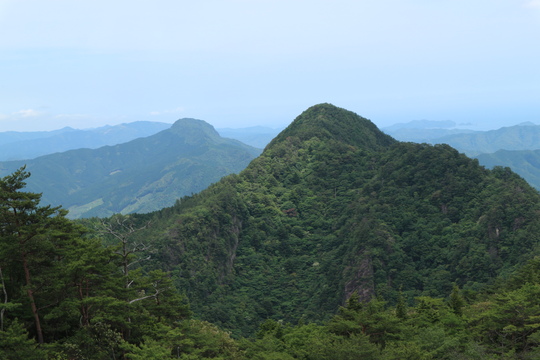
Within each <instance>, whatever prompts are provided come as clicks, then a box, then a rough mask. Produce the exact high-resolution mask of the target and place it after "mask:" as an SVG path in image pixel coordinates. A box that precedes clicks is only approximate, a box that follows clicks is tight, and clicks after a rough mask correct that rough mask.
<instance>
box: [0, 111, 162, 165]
mask: <svg viewBox="0 0 540 360" xmlns="http://www.w3.org/2000/svg"><path fill="white" fill-rule="evenodd" d="M170 126H171V124H167V123H161V122H151V121H135V122H131V123H125V124H120V125H114V126H103V127H99V128H95V129H87V130H78V129H73V128H69V127H66V128H63V129H60V130H55V131H36V132H31V131H30V132H15V131H8V132H0V161H9V160H24V159H33V158H36V157H38V156H42V155H47V154H52V153H56V152H62V151H67V150H73V149H82V148H88V149H97V148H99V147H102V146H106V145H116V144H121V143H124V142H128V141H131V140H133V139H137V138H140V137H146V136H150V135H153V134H155V133H158V132H160V131H162V130H165V129H167V128H169V127H170Z"/></svg>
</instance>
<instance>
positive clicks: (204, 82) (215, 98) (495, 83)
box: [0, 0, 540, 131]
mask: <svg viewBox="0 0 540 360" xmlns="http://www.w3.org/2000/svg"><path fill="white" fill-rule="evenodd" d="M321 102H330V103H333V104H334V105H337V106H340V107H343V108H346V109H348V110H352V111H354V112H356V113H358V114H359V115H362V116H364V117H367V118H369V119H371V120H372V121H373V122H375V123H376V124H377V125H378V126H380V127H384V126H388V125H391V124H394V123H399V122H408V121H412V120H420V119H427V120H452V121H455V122H456V123H458V124H470V125H468V126H464V125H462V126H461V127H469V128H475V129H488V128H498V127H501V126H505V125H515V124H518V123H521V122H524V121H532V122H534V123H540V0H438V1H434V0H369V1H367V0H325V1H322V0H198V1H184V0H146V1H142V0H108V1H102V0H0V131H7V130H17V131H36V130H52V129H57V128H61V127H64V126H71V127H75V128H90V127H98V126H102V125H105V124H110V125H113V124H118V123H122V122H131V121H137V120H150V121H163V122H170V123H172V122H174V121H175V120H177V119H179V118H183V117H192V118H197V119H201V120H205V121H207V122H209V123H210V124H212V125H214V126H215V127H218V128H220V127H246V126H253V125H264V126H270V127H276V128H277V127H282V126H285V125H287V124H289V123H290V122H291V121H292V120H293V119H294V118H295V117H296V116H297V115H299V114H300V113H301V112H302V111H303V110H305V109H306V108H308V107H309V106H311V105H314V104H317V103H321Z"/></svg>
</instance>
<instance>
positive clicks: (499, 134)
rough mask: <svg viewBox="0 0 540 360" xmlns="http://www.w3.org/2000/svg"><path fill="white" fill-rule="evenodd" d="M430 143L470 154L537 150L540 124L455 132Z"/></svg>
mask: <svg viewBox="0 0 540 360" xmlns="http://www.w3.org/2000/svg"><path fill="white" fill-rule="evenodd" d="M430 143H436V144H448V145H450V146H452V147H454V148H456V149H458V150H459V151H462V152H464V153H465V154H467V155H469V156H476V155H478V154H483V153H494V152H496V151H497V150H536V149H538V148H539V147H540V126H538V125H533V124H524V125H515V126H509V127H503V128H500V129H497V130H490V131H479V132H478V131H477V132H474V133H469V134H465V133H463V134H454V135H447V136H443V137H438V138H437V139H433V140H432V141H430Z"/></svg>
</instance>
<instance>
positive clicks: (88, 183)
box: [0, 119, 261, 218]
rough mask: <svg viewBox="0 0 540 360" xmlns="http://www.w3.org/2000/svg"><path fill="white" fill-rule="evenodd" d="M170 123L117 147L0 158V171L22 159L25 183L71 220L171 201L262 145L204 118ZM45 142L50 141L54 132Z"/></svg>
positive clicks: (236, 167) (237, 165) (241, 162)
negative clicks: (224, 133) (227, 134)
mask: <svg viewBox="0 0 540 360" xmlns="http://www.w3.org/2000/svg"><path fill="white" fill-rule="evenodd" d="M141 125H143V127H144V128H145V129H146V130H149V129H150V130H151V131H152V132H154V131H155V130H156V129H159V128H160V127H163V125H164V124H135V127H136V128H137V127H138V128H140V126H141ZM149 125H150V126H149ZM168 127H169V129H167V130H163V131H161V132H159V133H157V134H154V135H152V136H148V137H142V138H138V139H135V140H132V141H129V142H126V143H122V144H118V145H114V146H104V147H100V148H98V149H77V150H70V151H66V152H62V153H56V154H50V155H45V156H41V157H38V158H35V159H30V160H19V161H5V162H1V163H0V176H5V175H7V174H9V173H12V172H13V171H15V170H16V169H18V168H20V167H22V166H24V165H26V166H27V170H28V171H29V172H31V173H32V177H31V178H30V179H29V180H28V189H29V190H32V191H37V192H43V201H44V202H45V203H48V204H52V205H62V206H63V207H64V208H66V209H68V210H69V212H70V215H69V216H70V217H72V218H78V217H89V216H110V215H112V214H114V213H130V212H149V211H154V210H158V209H161V208H163V207H165V206H171V205H172V204H174V202H175V201H176V199H178V198H181V197H182V196H185V195H190V194H192V193H197V192H199V191H201V190H203V189H204V188H206V187H207V186H208V185H210V184H211V183H213V182H215V181H218V180H219V179H220V178H221V177H223V176H224V175H227V174H230V173H233V172H238V171H240V170H242V169H243V168H245V167H246V166H247V164H248V163H249V162H250V161H251V160H252V159H253V158H254V157H255V156H257V155H258V154H259V153H260V151H261V150H259V149H256V148H254V147H251V146H248V145H245V144H243V143H240V142H239V141H237V140H233V139H225V138H222V137H220V136H219V134H218V133H217V132H216V131H215V130H214V128H213V127H212V126H211V125H209V124H207V123H205V122H203V121H201V120H194V119H182V120H178V121H177V122H176V123H174V124H173V125H172V126H170V125H168ZM125 128H127V129H128V131H127V134H125V135H123V138H125V137H126V136H127V135H129V136H133V134H134V132H133V131H129V129H133V126H132V125H127V126H125ZM113 129H115V130H118V131H120V132H121V129H119V128H113ZM111 132H115V131H111ZM70 133H71V132H68V133H67V134H70ZM80 133H81V132H77V133H76V134H80ZM64 134H65V133H64ZM105 134H106V136H105V139H109V140H111V141H112V139H113V138H114V139H116V140H118V139H120V138H121V137H119V136H118V135H114V136H112V135H111V136H109V135H107V132H105ZM66 136H67V137H69V135H66ZM55 137H56V136H55ZM75 138H77V136H75ZM95 138H98V139H100V138H102V137H100V136H96V137H95ZM57 139H58V138H57V137H56V140H57ZM44 140H46V141H49V140H50V141H51V143H55V142H54V141H53V140H52V139H51V138H48V140H47V139H44ZM33 141H36V140H33ZM93 143H96V141H95V139H94V141H93Z"/></svg>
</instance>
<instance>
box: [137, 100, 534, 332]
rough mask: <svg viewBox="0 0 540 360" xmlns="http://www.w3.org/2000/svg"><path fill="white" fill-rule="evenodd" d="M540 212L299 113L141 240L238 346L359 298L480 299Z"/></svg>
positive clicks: (525, 191) (312, 111)
mask: <svg viewBox="0 0 540 360" xmlns="http://www.w3.org/2000/svg"><path fill="white" fill-rule="evenodd" d="M539 211H540V198H539V196H538V193H537V192H536V191H535V190H534V189H532V188H531V187H530V186H529V185H528V184H527V183H526V182H525V181H524V180H523V179H521V178H520V177H519V176H517V175H515V174H514V173H512V172H511V171H508V170H506V169H502V168H496V169H494V170H493V171H490V170H486V169H485V168H483V167H481V166H479V165H478V162H477V161H476V160H472V159H469V158H467V157H466V156H464V155H462V154H459V153H458V152H457V151H456V150H454V149H452V148H451V147H449V146H447V145H436V146H430V145H427V144H412V143H400V142H397V141H395V140H394V139H392V138H391V137H389V136H388V135H385V134H384V133H382V132H381V131H380V130H378V129H377V128H376V126H375V125H374V124H373V123H371V122H370V121H369V120H367V119H364V118H361V117H360V116H358V115H356V114H354V113H352V112H349V111H346V110H344V109H340V108H337V107H335V106H333V105H330V104H321V105H316V106H313V107H311V108H309V109H307V110H306V111H305V112H304V113H302V114H301V115H300V116H299V117H297V118H296V119H295V120H294V121H293V122H292V123H291V125H290V126H289V127H287V128H286V129H285V130H284V131H283V132H282V133H281V134H280V135H278V136H277V137H276V138H275V139H274V140H273V141H272V142H271V143H270V144H269V145H268V146H267V147H266V149H265V151H264V152H263V153H262V154H261V156H259V157H258V158H256V159H255V160H253V161H252V162H251V163H250V165H249V166H248V167H247V168H246V169H245V170H244V171H242V172H241V173H240V174H239V175H231V176H228V177H226V178H224V179H222V180H221V181H219V182H218V183H216V184H214V185H212V186H210V187H209V188H208V189H206V190H204V191H202V192H201V193H199V194H197V195H194V196H192V197H187V198H183V199H182V200H181V201H179V202H177V203H176V205H175V206H174V207H172V208H167V209H163V210H161V211H159V212H157V213H155V214H148V215H141V216H137V217H134V218H133V219H135V220H136V221H141V222H142V221H144V222H146V221H149V220H150V221H152V223H153V224H154V225H153V226H154V229H155V230H152V229H148V230H147V231H146V232H144V233H143V234H142V235H141V236H142V238H144V239H150V240H151V241H152V242H153V246H155V249H156V255H155V263H154V265H153V266H155V267H163V268H165V269H166V270H171V271H172V272H173V273H174V274H176V275H175V276H176V282H177V284H178V286H179V287H180V288H181V289H182V290H184V291H185V292H186V294H187V295H188V296H189V297H190V300H191V304H192V308H193V310H194V311H195V313H196V314H197V316H199V317H202V318H204V319H206V320H209V321H212V322H214V323H216V324H219V325H221V326H224V327H226V328H230V329H234V330H235V331H236V332H237V333H241V334H249V333H252V332H253V331H254V330H255V328H256V327H257V324H258V323H260V322H261V321H263V320H264V319H266V318H272V319H275V320H284V321H292V322H295V321H299V320H300V319H304V320H308V321H310V320H321V319H325V318H328V317H329V316H330V315H331V314H334V313H335V311H336V309H337V308H338V306H339V305H342V304H343V303H344V301H345V299H347V298H348V297H349V296H350V295H351V294H352V293H353V292H357V293H358V294H359V295H360V297H361V298H362V299H364V300H366V299H369V298H371V297H373V296H383V297H384V298H385V299H386V300H388V301H390V302H393V301H396V299H397V297H398V294H399V289H400V288H401V289H402V291H403V293H404V294H405V296H406V297H408V298H410V299H412V298H413V297H416V296H421V295H430V296H440V297H445V296H447V295H448V294H449V293H450V291H451V289H452V284H453V283H457V284H458V285H459V286H460V287H462V288H464V289H465V290H466V291H469V292H471V291H474V290H477V289H479V288H481V287H483V286H485V285H486V284H489V283H491V282H492V281H493V280H494V279H495V278H496V277H497V276H499V275H503V274H505V273H507V272H510V271H511V270H512V269H513V267H514V266H515V265H517V264H519V263H521V262H523V261H525V260H526V259H527V258H530V257H532V256H534V254H535V253H537V251H538V250H537V249H538V245H539V240H540V231H539V230H540V222H539V220H538V216H537V214H538V212H539Z"/></svg>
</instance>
